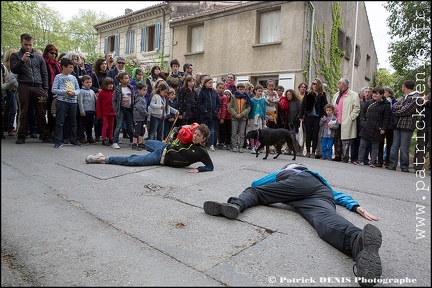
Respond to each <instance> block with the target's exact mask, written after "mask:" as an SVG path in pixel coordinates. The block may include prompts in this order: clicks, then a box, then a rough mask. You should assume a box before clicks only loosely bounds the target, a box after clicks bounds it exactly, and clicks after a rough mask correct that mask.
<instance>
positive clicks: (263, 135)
mask: <svg viewBox="0 0 432 288" xmlns="http://www.w3.org/2000/svg"><path fill="white" fill-rule="evenodd" d="M245 138H246V139H250V138H252V139H255V140H258V141H259V142H260V146H259V147H258V148H257V149H256V157H258V153H259V152H258V151H259V150H260V149H262V148H263V147H264V146H265V147H266V155H265V156H264V158H263V159H264V160H265V159H267V157H268V155H269V153H270V151H269V146H270V145H276V151H277V154H276V156H274V157H273V159H276V158H278V157H279V155H280V154H282V151H281V149H282V145H283V144H284V143H287V145H288V147H289V148H290V149H291V150H292V151H293V153H294V158H293V159H292V160H296V156H297V149H295V146H294V141H295V138H294V137H293V132H292V131H290V130H288V129H285V128H265V129H258V130H252V131H249V132H248V133H247V134H246V136H245Z"/></svg>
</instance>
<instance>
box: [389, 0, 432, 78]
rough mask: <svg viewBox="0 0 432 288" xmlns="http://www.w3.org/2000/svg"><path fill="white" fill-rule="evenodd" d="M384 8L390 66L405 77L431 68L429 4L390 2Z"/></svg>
mask: <svg viewBox="0 0 432 288" xmlns="http://www.w3.org/2000/svg"><path fill="white" fill-rule="evenodd" d="M384 8H385V9H386V10H387V11H389V12H390V16H389V17H388V18H387V26H388V27H389V29H390V31H389V34H390V37H391V39H392V41H391V43H390V45H389V49H388V50H389V52H390V53H391V56H390V63H391V65H392V66H393V68H394V69H395V70H396V71H397V72H398V73H399V74H400V75H403V74H404V73H405V72H404V71H407V70H417V69H418V68H421V67H422V66H425V65H426V66H429V68H430V59H431V27H430V24H431V23H430V21H431V14H430V9H431V6H430V1H388V2H386V4H384Z"/></svg>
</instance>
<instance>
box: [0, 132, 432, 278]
mask: <svg viewBox="0 0 432 288" xmlns="http://www.w3.org/2000/svg"><path fill="white" fill-rule="evenodd" d="M7 137H8V136H7ZM15 140H16V138H15V137H8V138H7V139H4V140H1V172H2V173H1V207H2V209H1V230H2V231H1V253H2V254H1V255H2V257H1V285H2V287H3V286H13V287H24V286H273V287H282V286H315V287H318V286H331V287H334V286H340V287H358V286H359V284H358V283H357V278H355V276H354V274H353V264H354V261H353V260H352V259H351V258H350V257H348V256H346V255H344V254H343V253H341V252H339V251H337V250H336V249H334V248H333V247H331V246H330V245H329V244H327V243H325V242H324V241H322V240H321V239H320V238H319V237H318V235H317V233H316V232H315V230H314V229H313V228H312V227H311V226H310V225H309V224H308V223H307V222H306V220H304V219H303V218H302V217H301V216H300V215H299V214H297V213H296V212H295V211H293V210H292V208H291V207H289V206H288V205H284V204H276V205H272V206H269V207H265V206H257V207H253V208H251V209H248V210H247V211H245V212H244V213H241V214H240V216H239V217H238V219H236V220H228V219H226V218H224V217H213V216H209V215H207V214H205V213H204V211H203V203H204V202H205V201H207V200H214V201H220V202H226V201H227V199H228V198H229V197H230V196H237V195H239V194H240V193H241V192H242V191H243V190H244V189H245V188H246V187H248V186H249V185H250V183H251V182H252V181H253V180H254V179H257V178H259V177H262V176H264V175H266V174H267V173H270V172H273V171H274V170H277V169H279V168H281V167H282V166H284V165H285V164H287V163H288V162H292V160H291V159H292V156H290V155H281V156H280V157H279V158H278V159H272V158H271V157H269V158H268V159H267V160H262V157H263V155H260V157H258V158H256V157H255V155H252V154H250V153H249V151H247V150H245V153H233V152H230V151H227V150H217V151H215V152H209V153H210V154H211V157H212V159H213V162H214V165H215V170H214V171H213V172H208V173H198V174H189V173H187V172H186V168H185V169H179V168H171V167H165V166H148V167H125V166H117V165H103V164H86V163H85V158H86V156H87V155H89V154H96V153H97V152H102V153H103V154H104V155H106V156H109V155H130V154H132V153H133V150H131V149H130V147H129V145H128V144H121V145H120V146H121V147H122V148H121V149H118V150H115V149H112V148H110V147H106V146H101V145H100V144H99V145H87V146H82V147H72V146H69V145H64V146H63V147H61V148H60V149H54V148H53V146H52V144H43V143H41V142H40V141H39V140H36V139H28V140H27V142H26V143H25V144H22V145H17V144H15ZM135 153H147V152H146V151H144V150H143V151H141V152H135ZM271 156H272V155H271ZM297 162H300V163H303V164H305V165H306V166H307V167H308V168H309V169H311V170H314V171H317V172H318V173H320V174H321V175H323V176H324V177H325V178H326V179H327V180H328V182H329V183H330V184H331V185H332V186H333V188H334V189H335V190H337V191H343V192H345V193H347V194H349V195H351V196H353V198H354V199H355V200H357V201H358V202H359V203H360V204H361V206H363V207H364V208H365V209H366V210H367V211H369V212H370V213H372V214H374V215H376V216H378V217H379V221H377V222H374V223H373V224H374V225H376V226H377V227H378V228H379V229H380V230H381V231H382V234H383V243H382V247H381V249H380V256H381V260H382V266H383V275H382V281H381V283H379V284H377V285H376V287H384V286H393V287H406V286H410V287H419V286H423V287H430V285H431V264H430V263H431V247H430V246H431V233H430V232H431V221H430V219H431V209H430V208H431V206H430V204H431V202H430V195H431V194H430V176H429V175H427V176H424V175H416V174H415V173H414V172H413V171H411V173H403V172H400V171H389V170H387V169H384V168H370V167H368V166H354V165H352V164H344V163H337V162H332V161H325V160H317V159H311V158H304V157H298V158H297ZM199 165H200V164H194V165H192V166H191V167H197V166H199ZM398 170H399V168H398ZM422 176H424V177H422ZM337 210H338V213H339V214H341V215H343V216H344V217H346V218H347V219H348V220H349V221H351V222H352V223H354V224H355V225H357V226H358V227H364V225H365V224H367V223H369V221H367V220H366V219H364V218H362V217H361V216H360V215H358V214H355V213H354V212H350V211H348V210H346V209H345V208H343V207H338V209H337Z"/></svg>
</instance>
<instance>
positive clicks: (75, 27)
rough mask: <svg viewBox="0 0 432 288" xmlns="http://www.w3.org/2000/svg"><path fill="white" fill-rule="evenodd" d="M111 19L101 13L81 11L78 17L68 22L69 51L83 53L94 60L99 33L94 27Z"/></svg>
mask: <svg viewBox="0 0 432 288" xmlns="http://www.w3.org/2000/svg"><path fill="white" fill-rule="evenodd" d="M108 19H109V17H108V16H107V15H106V14H104V13H101V12H95V11H92V10H84V9H79V10H78V15H75V16H73V17H72V19H71V20H69V21H67V22H66V27H67V29H66V30H67V31H69V33H70V34H69V39H70V43H69V47H68V50H71V51H77V52H82V53H84V54H86V55H88V56H90V57H92V58H94V56H95V55H96V54H97V51H96V50H97V37H98V36H97V33H96V30H95V29H94V27H93V25H95V24H97V23H101V22H104V21H106V20H108Z"/></svg>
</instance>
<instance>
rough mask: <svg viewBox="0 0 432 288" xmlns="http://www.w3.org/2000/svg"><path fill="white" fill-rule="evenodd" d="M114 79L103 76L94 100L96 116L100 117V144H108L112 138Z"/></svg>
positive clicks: (111, 141) (110, 143) (111, 142)
mask: <svg viewBox="0 0 432 288" xmlns="http://www.w3.org/2000/svg"><path fill="white" fill-rule="evenodd" d="M113 96H114V79H112V78H111V77H105V79H104V80H103V81H102V85H101V91H100V92H99V95H98V98H97V100H96V117H97V118H98V119H102V145H104V146H110V145H112V144H113V139H114V121H115V117H116V115H115V112H114V108H113V104H112V99H113Z"/></svg>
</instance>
